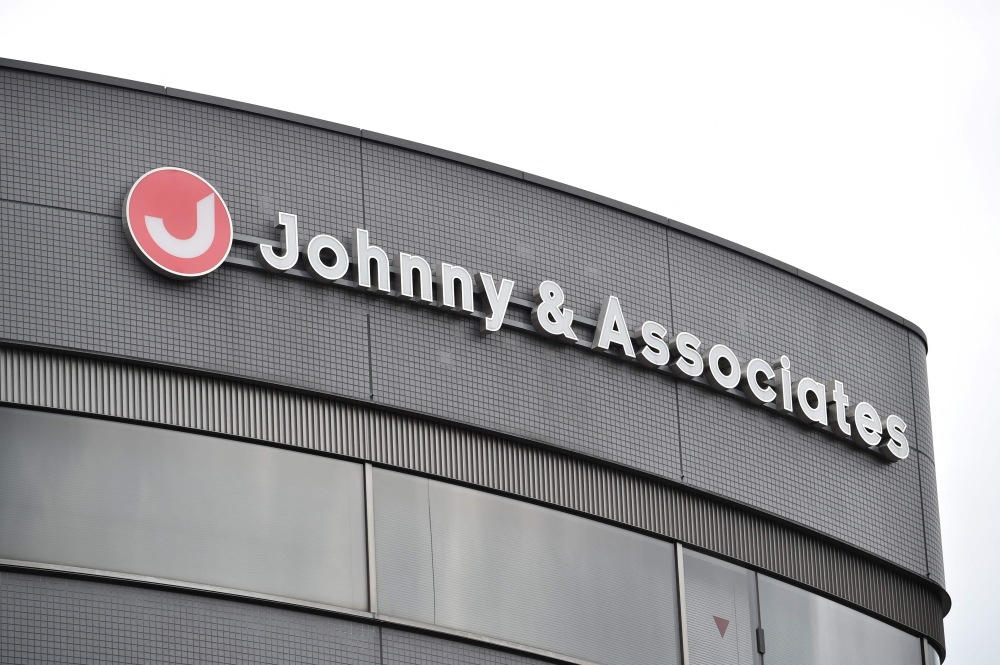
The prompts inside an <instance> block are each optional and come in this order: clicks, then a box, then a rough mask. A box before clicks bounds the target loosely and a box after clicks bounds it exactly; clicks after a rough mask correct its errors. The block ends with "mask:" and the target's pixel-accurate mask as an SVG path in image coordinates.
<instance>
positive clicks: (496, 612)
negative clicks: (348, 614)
mask: <svg viewBox="0 0 1000 665" xmlns="http://www.w3.org/2000/svg"><path fill="white" fill-rule="evenodd" d="M397 483H398V484H399V485H400V487H398V488H395V489H390V486H391V485H393V484H397ZM403 485H405V486H406V487H405V488H403V487H402V486H403ZM419 485H423V486H424V488H426V489H425V491H426V497H427V504H426V505H427V506H428V507H429V518H427V520H426V521H425V518H424V517H423V516H422V515H421V514H420V513H422V510H423V505H424V504H423V501H424V499H423V496H424V495H423V493H422V491H421V490H420V489H418V486H419ZM374 487H375V493H376V496H375V502H376V503H375V506H376V515H375V522H376V536H377V540H376V546H375V552H376V560H377V564H378V568H377V571H378V572H377V580H378V587H379V610H380V611H382V603H383V602H385V603H386V607H387V608H388V607H405V608H409V609H407V611H413V612H414V613H420V614H421V615H423V613H426V612H428V611H430V612H431V614H432V615H433V622H434V623H435V624H437V625H439V626H444V627H448V628H454V629H458V630H463V631H469V632H473V633H478V634H482V635H488V636H491V637H496V638H499V639H503V640H508V641H511V642H516V643H519V644H525V645H528V646H533V647H536V648H539V649H545V650H547V651H552V652H556V653H560V654H566V655H569V656H574V657H576V658H581V659H584V660H589V661H592V662H597V663H607V664H608V665H611V664H617V663H635V664H640V665H645V664H652V663H669V664H674V663H677V662H679V648H678V642H679V640H678V621H677V588H676V587H677V585H676V569H675V561H674V548H673V545H671V544H669V543H665V542H663V541H660V540H656V539H654V538H649V537H646V536H642V535H639V534H636V533H633V532H630V531H626V530H624V529H619V528H615V527H612V526H608V525H605V524H601V523H599V522H595V521H593V520H587V519H584V518H581V517H576V516H574V515H568V514H566V513H562V512H558V511H555V510H551V509H548V508H542V507H540V506H535V505H532V504H529V503H525V502H522V501H515V500H513V499H507V498H504V497H499V496H496V495H493V494H488V493H485V492H479V491H476V490H471V489H468V488H464V487H458V486H455V485H449V484H445V483H439V482H436V481H428V480H426V479H417V478H412V477H407V476H405V475H402V474H397V473H393V472H381V473H380V474H379V475H378V476H377V477H376V479H375V485H374ZM380 493H381V494H384V495H385V496H382V497H380V496H379V494H380ZM390 494H391V496H392V497H393V498H392V499H387V498H386V497H387V496H389V495H390ZM406 514H409V515H411V518H410V519H409V526H408V527H407V533H409V534H410V535H409V536H408V538H407V539H404V538H401V537H399V536H398V534H396V535H393V536H391V537H390V536H389V535H388V534H387V533H386V532H385V531H383V525H382V524H380V522H381V521H382V520H385V519H391V520H393V521H394V522H395V523H397V524H398V523H401V522H403V521H406V518H404V517H403V516H404V515H406ZM424 524H426V525H427V526H424ZM417 526H419V529H418V528H417ZM421 529H427V530H428V532H429V538H428V537H427V536H425V535H423V534H421V533H417V531H418V530H421ZM427 542H429V543H430V546H431V552H430V553H428V552H427V551H426V549H425V548H426V546H425V543H427ZM428 554H430V556H428ZM407 559H409V561H410V563H403V562H405V561H406V560H407ZM428 566H429V567H430V569H431V570H430V572H431V575H430V580H429V582H430V584H431V585H432V587H433V603H431V604H430V605H428V604H427V603H426V599H425V597H424V594H425V592H426V591H425V590H426V586H425V585H426V584H427V578H428ZM404 570H411V571H412V574H413V577H415V578H417V579H419V580H420V582H419V583H417V584H414V583H413V582H411V581H409V580H406V575H403V574H401V571H404ZM383 571H386V572H385V573H383ZM383 575H384V576H383ZM415 590H416V591H415ZM383 599H385V600H384V601H383ZM415 599H416V600H415Z"/></svg>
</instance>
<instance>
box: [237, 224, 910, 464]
mask: <svg viewBox="0 0 1000 665" xmlns="http://www.w3.org/2000/svg"><path fill="white" fill-rule="evenodd" d="M275 226H276V227H277V228H279V229H280V230H281V235H282V241H281V246H282V248H284V249H282V250H280V251H279V250H278V249H276V248H275V246H274V245H269V244H260V245H258V246H257V250H256V254H257V258H258V260H259V261H260V263H261V265H263V266H264V267H265V268H267V269H268V270H271V271H273V272H279V273H280V272H285V271H287V270H290V269H292V268H293V267H295V265H296V264H297V263H298V261H299V251H298V250H296V251H290V249H289V248H298V247H299V238H298V219H297V217H296V216H295V215H292V214H289V213H278V221H277V223H276V224H275ZM351 244H352V249H353V259H354V261H353V262H354V264H355V265H356V266H357V269H356V277H357V286H359V287H361V288H364V289H368V290H371V291H376V292H381V293H385V294H389V295H393V294H395V295H398V296H399V297H402V298H406V299H408V300H412V301H415V302H424V303H427V304H433V305H437V306H440V307H443V308H445V309H449V310H452V311H455V312H459V313H466V314H474V313H475V305H474V296H473V294H474V293H475V292H476V291H477V290H478V291H479V293H480V294H481V298H482V301H483V306H484V309H485V310H486V311H485V316H483V319H482V325H481V329H482V331H483V332H485V333H491V332H496V331H498V330H500V328H501V327H502V326H503V325H504V318H505V317H506V314H507V308H508V306H509V305H510V301H511V294H512V293H513V291H514V282H513V280H510V279H501V280H500V282H499V284H498V283H497V282H496V280H494V278H493V276H492V275H489V274H487V273H484V272H479V273H476V274H475V275H472V274H471V273H470V272H469V271H468V270H466V269H465V268H463V267H461V266H457V265H452V264H450V263H443V262H442V263H438V264H437V266H436V269H432V268H431V265H430V263H428V261H427V260H426V259H424V258H422V257H420V256H416V255H414V254H407V253H406V252H399V253H397V254H396V257H395V268H396V270H395V271H393V270H392V266H391V262H390V259H389V256H388V255H387V254H386V252H385V250H383V249H381V248H380V247H377V246H375V245H372V244H371V243H370V242H369V239H368V231H366V230H364V229H357V230H355V231H354V233H353V234H352V237H351ZM305 258H306V268H307V269H308V270H309V272H310V274H312V276H313V277H314V278H316V279H317V280H319V281H322V282H338V281H341V280H343V279H344V277H345V276H346V275H347V273H348V271H349V270H350V267H351V263H352V261H351V257H350V256H348V253H347V248H346V247H345V246H344V244H343V243H341V242H340V241H339V240H337V239H336V238H334V237H333V236H329V235H317V236H315V237H313V238H312V239H311V240H310V241H309V243H308V244H307V245H306V250H305ZM392 272H397V273H398V291H395V292H394V291H393V289H392V285H391V280H390V275H391V273H392ZM348 285H351V286H353V284H348ZM435 287H436V290H437V296H436V298H435V293H434V292H435ZM476 287H478V289H477V288H476ZM534 302H535V305H534V307H533V309H532V310H531V321H532V324H533V325H534V327H535V329H536V330H537V331H538V332H539V333H541V334H542V335H544V336H546V337H550V338H552V339H556V340H560V341H564V342H571V343H577V344H579V343H580V340H579V338H578V337H577V335H576V332H575V331H574V330H573V310H571V309H569V308H568V307H565V294H564V293H563V290H562V288H561V287H560V286H559V285H558V284H556V283H555V282H553V281H551V280H545V281H543V282H542V283H541V284H539V285H538V286H537V287H535V289H534ZM589 346H590V348H591V349H593V350H595V351H601V352H606V351H611V352H615V353H617V354H618V355H620V356H621V357H622V358H625V359H628V360H634V361H636V362H639V363H640V364H642V365H644V366H646V367H649V368H651V369H662V370H666V371H669V372H671V373H672V374H673V375H675V376H677V377H679V378H681V379H691V380H704V381H706V382H707V383H708V384H709V385H710V386H711V387H712V388H714V389H716V390H719V391H721V392H730V393H735V391H737V390H739V391H741V392H742V393H743V395H744V396H745V397H746V398H747V399H748V400H749V401H751V402H753V403H754V404H758V405H761V406H767V407H769V408H774V409H775V410H777V411H778V412H779V413H784V414H788V415H791V416H795V417H797V418H798V419H799V420H801V421H803V422H805V423H807V424H810V425H814V426H816V427H820V428H823V429H825V430H827V431H829V432H831V433H833V434H834V435H836V436H839V437H841V438H845V439H849V440H851V441H853V442H854V443H855V444H856V445H858V446H859V447H861V448H863V449H866V450H870V451H872V452H876V453H879V454H881V456H882V457H884V458H885V459H886V460H888V461H890V462H897V461H899V460H902V459H906V457H907V456H908V455H909V450H910V448H909V443H908V442H907V440H906V436H905V434H904V433H905V432H906V423H905V422H903V419H902V418H900V417H899V416H897V415H890V416H888V417H887V418H884V419H883V418H880V417H879V415H878V412H877V411H876V410H875V408H874V407H873V406H872V405H871V404H869V403H868V402H856V403H852V402H851V400H850V399H849V398H848V396H847V393H846V392H845V390H844V384H843V383H841V382H840V381H829V382H827V383H825V384H823V383H820V382H818V381H816V380H815V379H811V378H808V377H805V378H801V379H799V380H797V381H792V373H791V363H790V361H789V360H788V357H787V356H781V357H780V358H778V359H777V360H775V361H773V362H768V361H766V360H763V359H761V358H753V359H751V360H748V361H747V362H745V363H744V362H740V360H739V358H737V356H736V354H735V353H734V352H733V351H732V349H730V348H729V347H727V346H726V345H724V344H716V345H714V346H712V347H711V348H709V349H708V350H707V351H703V350H702V348H701V347H702V344H701V341H700V340H699V339H698V338H697V337H695V336H694V335H692V334H691V333H688V332H680V333H677V334H675V335H673V336H670V337H668V332H667V329H666V328H664V327H663V326H662V325H660V324H659V323H657V322H655V321H646V322H644V323H643V324H642V325H640V326H638V327H636V328H635V329H634V330H632V331H630V330H629V329H628V326H627V324H626V322H625V316H624V315H623V314H622V308H621V304H620V303H619V302H618V298H616V297H614V296H607V297H606V298H605V299H604V303H603V304H602V305H601V313H600V315H599V316H598V319H597V326H596V332H595V334H594V338H593V341H592V342H591V343H590V345H589Z"/></svg>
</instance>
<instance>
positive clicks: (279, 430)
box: [0, 347, 945, 644]
mask: <svg viewBox="0 0 1000 665" xmlns="http://www.w3.org/2000/svg"><path fill="white" fill-rule="evenodd" d="M0 402H6V403H10V404H19V405H25V406H35V407H44V408H52V409H60V410H67V411H76V412H82V413H89V414H93V415H99V416H107V417H114V418H123V419H128V420H135V421H140V422H147V423H158V424H163V425H169V426H176V427H183V428H192V429H197V430H202V431H206V432H214V433H218V434H222V435H229V436H237V437H242V438H247V439H256V440H261V441H267V442H274V443H279V444H285V445H291V446H300V447H304V448H308V449H313V450H317V451H323V452H327V453H334V454H338V455H344V456H348V457H352V458H356V459H362V460H367V461H371V462H374V463H377V464H384V465H387V466H393V467H400V468H403V469H409V470H412V471H416V472H420V473H425V474H430V475H433V476H438V477H441V478H444V479H450V480H454V481H458V482H462V483H468V484H471V485H476V486H481V487H484V488H488V489H492V490H495V491H499V492H503V493H507V494H510V495H513V496H521V497H525V498H528V499H531V500H535V501H539V502H542V503H545V504H550V505H553V506H557V507H562V508H565V509H568V510H572V511H576V512H579V513H582V514H587V515H593V516H596V517H599V518H602V519H606V520H609V521H612V522H617V523H621V524H623V525H626V526H630V527H634V528H637V529H640V530H643V531H646V532H649V533H652V534H658V535H661V536H665V537H668V538H675V539H677V540H680V541H682V542H684V543H686V544H689V545H692V546H695V547H697V548H701V549H704V550H706V551H709V552H714V553H718V554H721V555H723V556H726V557H729V558H732V559H734V560H737V561H740V562H742V563H744V564H747V565H750V566H753V567H756V568H759V569H762V570H765V571H770V572H772V573H774V574H776V575H780V576H783V577H785V578H788V579H791V580H794V581H797V582H799V583H802V584H805V585H808V586H809V587H812V588H814V589H818V590H820V591H821V592H824V593H827V594H830V595H832V596H835V597H837V598H841V599H843V600H845V601H847V602H849V603H853V604H854V605H857V606H859V607H862V608H865V609H867V610H869V611H872V612H874V613H877V614H879V615H882V616H884V617H887V618H889V619H891V620H893V621H896V622H898V623H900V624H902V625H905V626H908V627H910V628H912V629H914V630H916V631H918V632H920V633H922V634H925V635H928V636H930V637H931V638H933V639H934V640H936V641H937V642H938V643H939V644H943V643H944V633H943V616H944V613H945V609H944V607H943V601H942V599H941V597H940V596H939V594H938V591H937V590H935V588H934V587H933V586H931V585H929V584H927V583H921V582H920V581H919V580H918V579H917V578H915V577H914V576H911V575H908V574H906V573H903V572H902V571H900V570H898V569H895V568H893V567H891V566H889V565H886V564H885V563H882V562H879V561H877V560H875V559H872V558H871V557H868V556H865V555H864V554H863V553H861V552H859V551H853V550H851V549H850V548H847V547H844V546H840V545H837V544H833V543H830V542H827V541H826V540H822V539H819V538H817V537H815V536H813V535H810V534H809V533H807V532H804V531H801V530H798V529H795V528H792V527H790V526H787V525H785V524H782V523H780V522H777V521H774V520H771V519H767V518H766V517H763V516H760V515H758V514H755V513H751V512H748V511H746V510H743V509H740V508H738V507H736V506H733V505H729V504H727V503H724V502H721V501H719V500H715V499H712V498H710V497H706V496H701V495H698V494H693V493H691V492H689V491H686V490H685V489H683V488H682V487H678V486H675V485H668V484H665V483H662V482H659V481H656V480H653V479H650V478H644V477H639V476H636V475H634V474H630V473H627V472H625V471H623V470H619V469H615V468H612V467H608V466H602V465H599V464H595V463H593V462H590V461H587V460H586V459H581V458H575V457H569V456H566V455H564V454H560V453H558V452H555V451H552V450H546V449H542V448H538V447H535V446H530V445H526V444H524V443H519V442H516V441H512V440H509V439H505V438H502V437H497V436H493V435H489V434H483V433H479V432H474V431H470V430H466V429H460V428H457V427H451V426H447V425H443V424H437V423H432V422H429V421H425V420H420V419H416V418H412V417H408V416H405V415H399V414H393V413H390V412H386V411H382V410H379V409H376V408H371V407H367V406H361V405H352V404H348V403H344V402H339V401H334V400H330V399H325V398H322V397H316V396H310V395H304V394H298V393H293V392H288V391H285V390H281V389H278V388H272V387H264V386H258V385H250V384H247V383H242V382H237V381H231V380H226V379H220V378H212V377H207V376H196V375H192V374H188V373H183V372H179V371H173V370H169V369H158V368H152V367H143V366H138V365H134V364H126V363H121V362H112V361H109V360H100V359H90V358H82V357H79V356H73V355H62V354H54V353H51V352H46V351H41V350H29V349H17V348H11V347H0Z"/></svg>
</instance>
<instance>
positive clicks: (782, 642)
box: [757, 575, 921, 665]
mask: <svg viewBox="0 0 1000 665" xmlns="http://www.w3.org/2000/svg"><path fill="white" fill-rule="evenodd" d="M757 580H758V581H757V583H758V589H759V592H760V616H761V625H762V626H763V628H764V631H765V635H766V636H767V645H766V646H767V653H766V655H765V661H766V663H767V665H842V664H843V663H851V665H916V664H917V663H920V662H921V654H920V640H919V638H916V637H913V636H912V635H908V634H906V633H904V632H903V631H901V630H899V629H897V628H894V627H892V626H890V625H888V624H885V623H882V622H881V621H879V620H877V619H873V618H872V617H870V616H867V615H865V614H861V613H860V612H857V611H855V610H852V609H851V608H849V607H845V606H843V605H840V604H839V603H835V602H833V601H832V600H827V599H826V598H822V597H820V596H817V595H814V594H811V593H809V592H808V591H803V590H802V589H799V588H796V587H793V586H791V585H790V584H785V583H784V582H779V581H777V580H773V579H771V578H768V577H765V576H764V575H758V577H757Z"/></svg>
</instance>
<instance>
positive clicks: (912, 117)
mask: <svg viewBox="0 0 1000 665" xmlns="http://www.w3.org/2000/svg"><path fill="white" fill-rule="evenodd" d="M0 56H3V57H8V58H16V59H22V60H29V61H33V62H39V63H46V64H51V65H58V66H63V67H71V68H75V69H82V70H85V71H90V72H96V73H101V74H108V75H113V76H120V77H124V78H129V79H137V80H140V81H145V82H149V83H156V84H159V85H166V86H170V87H175V88H182V89H187V90H193V91H197V92H204V93H208V94H212V95H217V96H220V97H227V98H232V99H237V100H241V101H246V102H252V103H256V104H262V105H264V106H270V107H275V108H279V109H283V110H287V111H293V112H297V113H302V114H306V115H310V116H315V117H319V118H324V119H328V120H334V121H336V122H341V123H345V124H348V125H354V126H356V127H362V128H364V129H370V130H374V131H378V132H383V133H386V134H392V135H395V136H399V137H402V138H407V139H410V140H414V141H419V142H422V143H428V144H430V145H433V146H437V147H441V148H446V149H449V150H455V151H458V152H461V153H465V154H468V155H472V156H475V157H479V158H482V159H486V160H490V161H493V162H498V163H500V164H504V165H507V166H511V167H514V168H518V169H523V170H525V171H529V172H532V173H535V174H538V175H541V176H545V177H548V178H553V179H555V180H559V181H562V182H565V183H568V184H571V185H575V186H578V187H582V188H584V189H588V190H591V191H594V192H597V193H599V194H603V195H605V196H610V197H612V198H615V199H619V200H621V201H625V202H627V203H631V204H633V205H637V206H640V207H642V208H646V209H648V210H652V211H654V212H658V213H661V214H663V215H667V216H669V217H672V218H674V219H677V220H680V221H682V222H685V223H687V224H691V225H694V226H697V227H699V228H702V229H704V230H706V231H710V232H712V233H716V234H718V235H721V236H723V237H726V238H729V239H731V240H734V241H736V242H738V243H741V244H743V245H747V246H749V247H752V248H754V249H757V250H759V251H761V252H764V253H765V254H769V255H771V256H773V257H775V258H778V259H781V260H783V261H786V262H788V263H791V264H793V265H795V266H797V267H799V268H801V269H803V270H806V271H808V272H811V273H813V274H815V275H818V276H820V277H823V278H824V279H827V280H829V281H831V282H834V283H835V284H838V285H840V286H843V287H844V288H846V289H848V290H851V291H853V292H855V293H857V294H859V295H861V296H864V297H866V298H868V299H870V300H873V301H875V302H877V303H879V304H880V305H883V306H884V307H886V308H888V309H890V310H892V311H894V312H897V313H898V314H900V315H902V316H904V317H906V318H908V319H910V320H912V321H914V322H916V323H917V324H918V325H920V326H921V327H922V328H923V329H924V330H925V331H926V332H927V335H928V337H929V339H930V354H929V356H928V361H929V365H930V379H931V404H932V410H933V416H934V432H935V439H936V451H937V465H938V482H939V491H940V495H941V508H942V522H943V528H944V539H945V563H946V568H947V578H948V579H947V582H948V589H949V591H950V592H951V594H952V596H953V597H954V601H955V607H954V610H953V611H952V613H951V615H950V616H949V617H948V619H947V620H946V627H947V631H948V635H947V636H948V646H949V660H950V662H952V663H994V662H997V660H998V658H1000V656H998V654H1000V625H998V620H1000V610H998V607H1000V602H998V600H997V599H998V598H1000V560H998V557H997V553H998V552H1000V528H998V524H1000V445H998V444H1000V437H998V435H997V427H996V426H995V425H994V426H990V425H989V421H990V420H991V419H992V420H994V421H995V419H996V416H995V414H996V413H997V410H998V404H997V403H996V400H997V389H996V384H994V383H993V381H995V380H997V378H998V376H1000V358H998V354H997V350H996V349H997V343H998V341H1000V307H998V301H1000V296H998V293H997V291H998V289H997V287H998V286H1000V277H998V276H997V275H996V270H997V266H998V264H1000V251H998V250H1000V187H998V185H1000V2H997V1H996V0H993V1H992V2H990V1H985V0H984V1H975V0H968V1H966V0H954V1H952V2H937V1H930V0H906V1H905V2H903V1H901V2H891V1H883V0H866V1H865V2H858V1H854V0H840V1H838V2H828V3H807V2H801V1H800V2H762V3H751V2H746V1H745V0H743V1H740V2H701V3H694V2H657V3H629V2H614V3H612V2H604V3H588V2H581V1H577V2H544V1H542V0H535V1H534V2H519V1H510V0H508V1H507V2H493V3H471V2H454V3H449V2H414V1H411V2H399V3H394V2H378V1H374V0H368V1H366V2H354V3H341V2H330V1H327V2H322V3H320V2H316V3H301V2H295V1H291V0H285V1H283V2H277V3H275V2H268V3H260V4H255V3H254V2H252V1H244V2H230V3H214V2H209V1H206V0H201V1H198V2H188V1H187V0H173V1H171V2H163V3H156V2H149V3H139V2H135V1H134V0H133V1H132V2H109V1H105V0H90V1H88V2H81V1H80V0H73V1H53V0H31V1H30V2H22V1H20V0H0ZM892 509H893V507H892V506H872V510H889V511H891V510H892Z"/></svg>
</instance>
